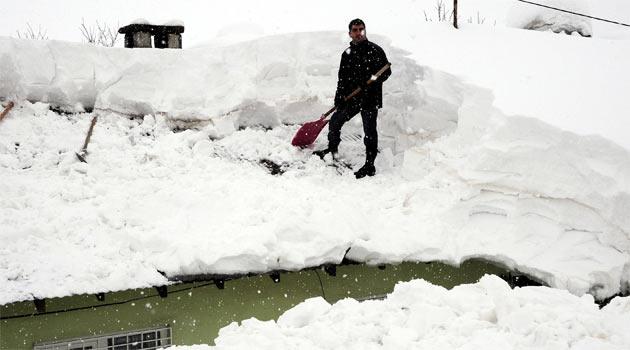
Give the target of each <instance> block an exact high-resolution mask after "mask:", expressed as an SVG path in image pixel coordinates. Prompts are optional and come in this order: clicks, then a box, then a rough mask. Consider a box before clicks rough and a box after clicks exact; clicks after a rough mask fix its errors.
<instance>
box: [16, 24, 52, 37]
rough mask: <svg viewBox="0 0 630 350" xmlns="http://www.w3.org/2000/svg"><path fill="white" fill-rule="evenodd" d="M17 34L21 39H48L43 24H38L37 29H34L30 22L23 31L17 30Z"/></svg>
mask: <svg viewBox="0 0 630 350" xmlns="http://www.w3.org/2000/svg"><path fill="white" fill-rule="evenodd" d="M16 32H17V36H18V38H20V39H33V40H48V35H47V34H46V30H45V29H43V28H42V26H41V25H38V26H37V31H35V29H33V27H32V26H31V24H30V23H26V29H25V30H24V31H22V32H20V31H19V30H16Z"/></svg>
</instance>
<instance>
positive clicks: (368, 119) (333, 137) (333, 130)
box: [328, 106, 378, 165]
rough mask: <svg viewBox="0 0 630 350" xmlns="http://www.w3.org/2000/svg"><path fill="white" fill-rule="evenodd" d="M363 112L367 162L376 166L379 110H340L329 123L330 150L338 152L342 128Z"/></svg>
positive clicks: (350, 108) (348, 108) (357, 108)
mask: <svg viewBox="0 0 630 350" xmlns="http://www.w3.org/2000/svg"><path fill="white" fill-rule="evenodd" d="M359 112H361V119H363V133H364V134H365V136H364V137H363V143H364V144H365V162H366V163H368V164H371V165H374V160H375V159H376V153H377V152H378V133H377V132H376V118H377V116H378V109H377V108H374V109H361V108H360V107H353V106H347V107H345V108H342V109H338V110H337V111H336V112H335V113H334V114H333V115H332V117H331V118H330V122H329V123H328V149H329V150H330V151H331V152H337V150H338V148H339V143H340V142H341V127H342V126H343V125H344V124H345V123H346V122H347V121H348V120H350V119H352V117H354V116H355V115H357V114H358V113H359Z"/></svg>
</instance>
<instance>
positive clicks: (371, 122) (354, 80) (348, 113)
mask: <svg viewBox="0 0 630 350" xmlns="http://www.w3.org/2000/svg"><path fill="white" fill-rule="evenodd" d="M348 30H349V32H348V35H350V37H351V38H352V42H351V43H350V47H348V48H347V49H346V50H345V51H344V52H343V54H341V63H340V64H339V80H338V81H337V92H336V93H335V107H336V108H337V111H336V112H335V113H334V114H333V115H332V117H331V118H330V125H329V126H328V148H326V149H323V150H320V151H315V152H313V154H316V155H318V156H319V157H320V158H324V156H325V155H326V154H328V153H331V154H332V157H333V158H335V157H336V156H337V151H338V148H339V143H340V142H341V127H342V126H343V124H344V123H346V122H347V121H349V120H350V119H352V117H354V116H355V115H357V114H358V113H359V112H361V119H362V120H363V132H364V133H365V136H364V138H363V142H364V143H365V164H364V165H363V167H361V169H359V170H358V171H357V172H355V173H354V175H355V176H356V178H357V179H360V178H362V177H365V176H373V175H374V174H375V173H376V169H375V168H374V160H375V159H376V154H377V152H378V133H377V130H376V118H377V116H378V109H379V108H381V107H383V89H382V86H383V82H384V81H385V80H387V78H389V76H390V75H391V73H392V71H391V69H389V68H387V70H385V71H384V72H383V73H382V74H381V75H380V76H376V75H375V74H376V73H377V72H378V71H379V69H381V68H382V67H383V66H385V65H388V64H389V62H388V61H387V56H386V55H385V52H384V51H383V49H382V48H381V47H380V46H378V45H376V44H375V43H373V42H371V41H369V40H368V39H367V37H366V35H365V23H363V21H362V20H360V19H358V18H357V19H354V20H352V21H351V22H350V24H349V25H348ZM369 81H371V83H370V84H368V83H367V82H369ZM357 87H360V88H361V93H360V94H358V95H356V96H354V97H352V98H351V99H348V100H346V98H345V96H348V95H350V94H351V93H352V91H353V90H354V89H356V88H357Z"/></svg>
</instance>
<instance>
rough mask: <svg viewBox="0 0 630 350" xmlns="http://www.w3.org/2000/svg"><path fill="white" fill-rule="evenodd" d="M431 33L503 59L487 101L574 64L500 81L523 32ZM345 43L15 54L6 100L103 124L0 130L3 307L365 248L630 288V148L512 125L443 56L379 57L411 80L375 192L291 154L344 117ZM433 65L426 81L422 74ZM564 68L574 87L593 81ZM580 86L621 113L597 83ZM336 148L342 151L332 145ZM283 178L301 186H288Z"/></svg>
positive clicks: (30, 111) (621, 77) (288, 40)
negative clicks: (338, 108) (82, 157)
mask: <svg viewBox="0 0 630 350" xmlns="http://www.w3.org/2000/svg"><path fill="white" fill-rule="evenodd" d="M431 28H432V29H435V32H434V33H431V34H435V35H434V36H435V37H438V39H435V38H433V37H432V39H426V41H425V42H424V43H423V44H426V45H424V46H426V47H428V48H430V47H431V46H433V47H436V45H437V44H436V43H435V42H432V41H431V40H433V39H435V40H438V42H439V40H440V39H439V38H442V40H447V41H448V42H454V43H459V40H462V41H465V40H466V39H467V38H471V37H475V36H478V37H479V38H482V39H484V40H487V41H486V42H487V43H492V45H488V46H487V47H485V48H484V49H483V50H480V49H478V48H477V49H475V47H474V46H468V47H466V48H469V49H470V52H469V54H468V55H466V57H465V58H463V59H464V60H467V61H466V62H474V61H475V59H480V58H481V57H485V60H486V61H487V60H488V58H489V57H492V58H495V57H494V56H493V55H494V54H496V58H497V61H496V62H497V64H496V65H494V66H493V67H492V69H495V68H496V70H497V71H498V72H499V73H496V72H495V73H492V74H488V76H489V77H490V78H491V79H489V81H492V79H494V78H496V77H497V76H498V74H503V73H505V74H506V75H505V78H506V79H505V80H507V81H508V83H510V84H511V83H514V84H515V86H520V85H518V84H516V83H515V82H516V81H517V80H519V79H523V78H524V77H526V75H527V74H531V75H534V76H536V79H540V78H541V76H542V75H544V74H546V73H549V71H550V70H552V69H555V68H558V66H559V65H560V62H555V61H554V62H548V63H549V66H551V67H552V68H548V69H549V70H547V68H545V67H546V66H542V65H538V64H536V65H534V66H532V67H531V68H527V65H526V64H525V63H524V62H514V61H513V60H511V61H510V62H511V65H505V64H503V63H505V62H504V61H505V60H506V59H507V58H514V57H512V56H510V57H507V56H505V55H502V54H499V53H498V52H499V50H498V49H497V47H499V46H500V45H499V44H496V42H494V40H496V41H498V42H501V41H502V40H504V39H505V38H507V37H509V35H512V34H514V33H513V32H512V31H509V32H508V33H502V34H501V35H499V34H497V37H493V38H490V39H489V38H488V37H486V36H485V33H484V34H480V32H477V31H474V30H471V31H462V32H461V34H458V33H460V32H454V31H452V30H451V29H445V28H446V27H441V26H434V27H431ZM516 32H518V33H519V36H518V38H519V39H523V41H525V40H529V43H530V44H531V45H537V47H539V48H542V47H547V46H548V45H550V44H554V45H557V46H558V47H562V48H563V49H567V50H566V52H569V54H573V53H575V52H577V51H580V50H583V51H584V52H587V51H588V50H587V49H586V48H584V47H583V46H582V45H581V43H582V42H577V41H575V39H577V38H570V37H569V38H565V40H566V39H571V40H572V41H571V42H568V43H567V42H565V41H561V40H559V39H558V38H559V36H551V35H540V33H532V32H526V31H516ZM426 34H427V36H426V37H427V38H429V35H428V34H429V33H426ZM508 34H509V35H508ZM345 35H346V34H345V33H344V35H341V33H331V32H325V33H302V34H290V35H284V36H275V37H269V38H264V39H260V40H256V41H250V42H246V43H242V44H239V45H233V46H229V47H224V48H212V49H208V48H198V49H191V50H126V49H105V48H96V47H92V46H86V45H74V44H68V43H62V42H54V41H51V42H32V41H20V40H13V39H8V38H0V78H1V79H0V82H2V83H1V84H2V85H0V88H1V89H2V90H0V93H1V96H2V97H9V96H23V97H25V98H28V99H29V100H33V101H48V102H49V103H50V105H51V106H53V107H58V108H62V109H67V110H71V111H75V112H76V111H81V110H83V109H85V108H88V107H90V106H93V107H94V109H95V111H94V113H78V114H73V115H61V114H58V113H54V112H51V111H49V110H48V107H49V105H48V104H44V103H35V104H31V103H29V102H25V101H20V103H19V105H18V106H17V107H16V108H14V110H13V111H12V112H11V114H10V115H9V117H7V118H5V120H4V121H3V122H2V124H1V125H0V176H1V177H2V179H3V181H2V182H0V192H1V193H3V196H2V198H0V227H2V230H0V240H1V243H2V244H1V245H0V284H1V285H2V286H3V288H2V291H1V293H0V304H3V303H7V302H11V301H17V300H26V299H32V298H44V297H56V296H66V295H69V294H75V293H95V292H103V291H110V290H121V289H127V288H135V287H145V286H149V285H158V284H164V283H167V279H166V277H164V276H163V275H162V274H160V273H158V271H161V272H163V273H165V274H166V276H168V277H173V276H177V275H183V274H212V273H217V274H231V273H247V272H264V271H270V270H276V269H286V270H298V269H302V268H305V267H311V266H316V265H319V264H322V263H337V262H340V261H342V259H343V258H344V254H345V253H346V251H347V250H348V248H350V250H349V252H348V254H347V256H346V257H347V258H350V259H354V260H357V261H365V262H368V263H385V262H390V263H396V262H400V261H429V260H441V261H446V262H449V263H452V264H459V263H460V262H462V261H463V260H466V259H468V258H471V257H485V258H487V259H490V260H494V261H497V262H501V263H503V264H506V265H508V266H510V267H512V268H516V269H519V270H521V271H524V272H528V273H530V274H532V275H533V276H535V277H537V278H539V279H541V280H543V281H544V282H546V283H548V284H549V285H551V286H553V287H559V288H565V289H568V290H569V291H570V292H572V293H574V294H577V295H582V294H584V293H591V294H593V295H594V296H596V297H597V298H606V297H609V296H611V295H614V294H615V293H618V292H620V291H627V290H628V289H629V286H628V281H630V254H629V251H630V243H629V242H630V219H629V218H628V216H627V215H625V213H627V212H628V210H629V207H630V199H629V198H630V183H629V181H630V153H629V151H628V149H625V148H622V147H620V146H618V145H617V144H615V143H614V142H612V141H610V140H607V139H604V138H602V137H600V136H579V135H576V134H573V133H571V132H568V131H565V130H562V129H559V128H557V127H555V126H552V125H549V124H546V123H545V122H543V121H541V120H539V119H533V118H526V117H517V116H507V115H506V114H505V113H504V112H502V111H501V110H500V109H499V108H497V107H496V106H494V103H495V100H494V96H493V93H494V92H491V91H488V90H485V89H481V88H479V87H476V86H472V85H469V84H467V83H464V82H462V80H461V78H458V77H455V76H453V75H451V74H447V73H444V72H442V71H440V70H437V69H435V68H433V65H434V64H435V65H438V56H440V55H441V56H442V58H443V59H442V60H441V61H440V63H439V64H441V65H445V66H448V65H450V64H453V63H452V62H453V61H452V60H453V57H451V56H450V52H449V51H448V49H447V48H444V45H440V47H442V48H444V50H441V51H439V50H437V51H436V52H433V53H431V54H430V53H429V51H423V50H428V49H427V48H425V47H424V46H423V48H422V49H420V48H418V47H416V46H408V47H410V48H412V49H414V53H412V54H411V56H408V54H407V53H406V52H403V51H402V50H400V49H396V48H395V47H392V46H389V44H388V41H387V40H384V39H382V40H378V39H375V41H377V42H378V43H379V44H382V45H383V46H384V48H385V49H386V51H387V53H388V57H389V59H390V61H392V63H393V71H394V73H393V75H392V77H391V78H390V80H389V81H388V82H387V83H386V86H385V89H384V90H385V96H384V104H385V108H384V109H383V110H381V114H380V116H379V134H380V136H381V137H380V147H381V152H380V154H379V157H378V158H377V162H378V163H377V168H378V175H377V176H375V177H373V178H369V179H363V180H362V181H356V180H355V179H354V176H353V175H352V172H351V170H349V169H345V168H336V167H334V166H332V164H330V162H329V161H321V160H320V159H318V158H317V157H311V154H310V150H299V149H296V148H294V147H292V146H291V145H290V139H291V137H292V136H293V135H294V134H295V131H296V130H297V128H298V125H295V124H294V123H299V122H301V121H304V120H307V119H313V118H314V117H316V116H317V115H318V114H319V113H321V112H323V111H325V110H327V109H328V105H329V104H330V103H331V102H332V97H333V93H334V86H335V81H336V77H335V72H336V69H337V64H338V58H339V54H340V52H341V51H340V48H342V49H343V48H345V45H346V36H345ZM514 35H516V34H514ZM542 37H544V38H542ZM550 38H551V39H550ZM401 42H404V41H401ZM589 42H590V43H595V44H593V45H595V48H597V49H598V50H599V49H602V51H603V52H616V53H617V54H618V56H619V57H627V55H628V53H629V52H630V51H626V46H624V45H625V44H619V45H613V46H611V47H612V48H608V49H606V48H605V47H606V45H605V44H606V43H602V42H596V41H589ZM416 45H417V44H416ZM598 45H599V46H598ZM315 48H316V49H315ZM488 48H490V49H488ZM591 49H592V48H591ZM486 50H494V51H491V52H492V54H489V53H488V52H487V51H486ZM606 50H609V51H606ZM534 51H536V50H534ZM563 52H565V51H563ZM424 53H426V54H427V57H426V62H428V63H430V64H429V66H424V67H423V66H419V65H418V64H417V63H416V62H415V61H413V60H412V59H411V58H410V57H414V58H415V57H416V56H417V55H419V54H424ZM455 57H456V56H455ZM520 59H522V60H523V61H527V60H529V59H536V57H533V56H523V57H521V58H520ZM418 60H419V61H420V59H419V58H418ZM592 60H593V61H596V62H604V61H605V59H604V58H601V59H600V57H599V56H594V57H593V58H592ZM536 62H538V61H536ZM620 62H621V61H620ZM486 66H488V65H487V64H486ZM512 66H516V67H520V68H518V69H510V67H512ZM608 66H609V69H608V70H607V71H606V72H597V74H598V75H602V76H604V78H606V79H609V83H610V84H613V85H614V86H618V87H623V86H624V84H627V83H628V82H627V81H626V80H625V77H626V76H628V74H629V73H628V70H627V68H624V67H625V66H623V64H621V63H616V64H613V63H612V62H609V64H608ZM523 67H525V68H523ZM534 68H535V69H534ZM476 69H477V70H479V72H482V73H483V72H487V69H489V68H485V67H483V66H478V67H477V68H476ZM565 69H566V70H565V72H569V73H571V74H567V75H568V76H573V72H582V69H583V67H582V66H581V65H579V64H575V65H568V66H566V67H565ZM528 71H529V72H530V73H526V72H528ZM469 72H472V70H470V71H469ZM508 72H511V73H509V74H508ZM600 73H601V74H600ZM617 73H619V74H618V75H617ZM476 74H478V75H477V76H476V77H479V74H481V73H476ZM585 74H586V73H585ZM588 74H592V75H595V73H588ZM588 77H589V78H590V77H591V75H588ZM504 83H505V82H504ZM572 83H574V81H573V80H571V79H569V78H566V79H564V80H562V79H560V80H558V81H556V82H554V83H553V84H550V85H552V86H553V87H554V88H557V87H558V86H563V87H565V88H566V89H569V88H571V87H573V86H572ZM489 85H490V86H492V87H496V86H495V85H492V84H489ZM541 86H542V85H541ZM581 88H583V89H584V90H586V91H587V92H589V93H591V94H593V96H595V97H597V98H602V94H605V91H598V90H601V89H599V86H597V85H596V84H594V85H593V84H591V85H589V84H588V82H587V83H585V84H583V86H582V87H581ZM519 91H520V90H519ZM525 91H528V90H525ZM558 91H562V90H558ZM558 91H556V93H557V92H558ZM568 91H571V92H572V91H573V90H568ZM618 91H624V90H623V89H620V90H618ZM543 92H549V91H543ZM496 93H503V94H504V95H503V96H504V97H505V94H506V92H505V91H498V92H496ZM530 93H532V92H530ZM529 96H530V97H531V96H533V95H529ZM558 96H559V97H558V98H560V99H564V101H567V100H568V99H569V97H567V96H564V95H558ZM608 96H610V99H611V101H612V102H611V103H608V104H607V105H606V106H607V107H610V108H611V109H610V110H605V111H604V112H609V113H617V114H619V113H618V112H619V111H621V110H622V109H621V107H622V106H624V103H627V101H622V100H623V99H624V97H623V96H622V94H619V93H618V94H608ZM523 98H524V97H523ZM571 98H573V97H571ZM625 100H627V99H625ZM506 101H508V100H506V99H503V103H506ZM510 101H512V100H510ZM536 101H538V100H536ZM543 102H544V103H541V105H543V106H550V105H554V102H557V101H543ZM596 102H597V101H595V102H593V101H587V100H586V99H584V100H583V99H580V100H579V101H576V103H575V104H577V105H579V104H580V103H584V105H581V106H582V107H585V106H591V104H596ZM600 102H601V101H600ZM530 104H531V103H530ZM602 108H603V107H602ZM517 109H518V108H517ZM604 112H602V115H604ZM121 113H122V114H121ZM576 113H577V112H576ZM93 115H98V116H99V120H98V123H97V125H96V128H95V130H94V134H93V136H92V142H91V143H90V146H89V152H90V154H89V155H88V162H89V163H88V164H84V163H79V162H78V161H77V160H76V157H75V155H74V152H75V151H77V150H78V148H79V147H80V146H81V145H82V143H83V138H84V135H85V132H86V130H87V128H88V125H89V122H90V120H91V118H92V116H93ZM129 115H134V116H142V118H129ZM598 116H599V114H598ZM580 117H583V119H582V120H581V122H580V126H581V127H585V126H588V125H589V124H588V123H587V118H586V116H583V115H580ZM591 119H592V117H591V118H590V119H589V120H591ZM560 124H561V123H560ZM553 125H556V126H557V123H553ZM590 125H592V122H591V124H590ZM191 126H194V128H189V127H191ZM607 128H608V129H609V130H610V129H611V126H610V125H608V126H607ZM360 130H361V125H360V118H356V119H355V120H353V121H352V122H350V123H348V125H347V126H345V127H344V130H343V134H344V141H343V142H342V144H341V147H340V151H341V156H342V158H343V159H345V160H346V161H347V162H349V163H351V164H352V166H354V168H357V167H358V166H360V165H361V163H362V161H363V145H362V142H361V131H360ZM620 130H621V131H623V128H616V131H620ZM621 134H624V133H623V132H621ZM624 135H625V134H624ZM612 140H613V141H615V142H617V143H618V144H624V143H623V142H622V141H623V140H621V139H619V138H612ZM620 140H621V141H620ZM318 142H319V144H318V145H316V146H315V147H317V148H319V147H323V143H324V142H325V137H320V140H318ZM267 166H270V167H272V168H273V167H274V166H275V167H277V169H276V170H278V171H279V172H280V173H282V175H281V176H271V175H270V171H269V169H267ZM77 261H80V262H81V264H77Z"/></svg>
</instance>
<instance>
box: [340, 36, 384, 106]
mask: <svg viewBox="0 0 630 350" xmlns="http://www.w3.org/2000/svg"><path fill="white" fill-rule="evenodd" d="M387 63H389V62H388V61H387V56H385V51H383V49H382V48H381V47H380V46H378V45H376V44H375V43H373V42H371V41H368V40H367V39H366V40H364V41H362V42H360V43H357V44H355V43H350V47H349V48H347V49H346V50H345V51H344V52H343V54H341V63H340V64H339V80H338V81H337V92H336V93H335V106H337V107H341V106H343V105H344V103H343V99H344V97H346V96H348V95H350V94H351V93H352V91H354V89H356V88H357V87H362V88H365V91H363V92H361V94H359V95H358V96H356V97H355V98H353V99H352V100H350V101H348V103H349V104H350V106H352V107H355V108H356V107H361V109H375V108H381V107H383V82H384V81H385V80H387V78H389V76H390V75H391V74H392V71H391V69H388V70H386V71H385V72H384V73H383V74H382V75H381V76H380V78H378V79H377V80H376V81H375V82H373V83H371V84H370V85H369V86H367V87H366V83H367V81H368V80H369V79H370V77H371V76H372V75H373V74H375V73H376V72H378V70H379V69H381V68H383V66H384V65H386V64H387Z"/></svg>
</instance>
